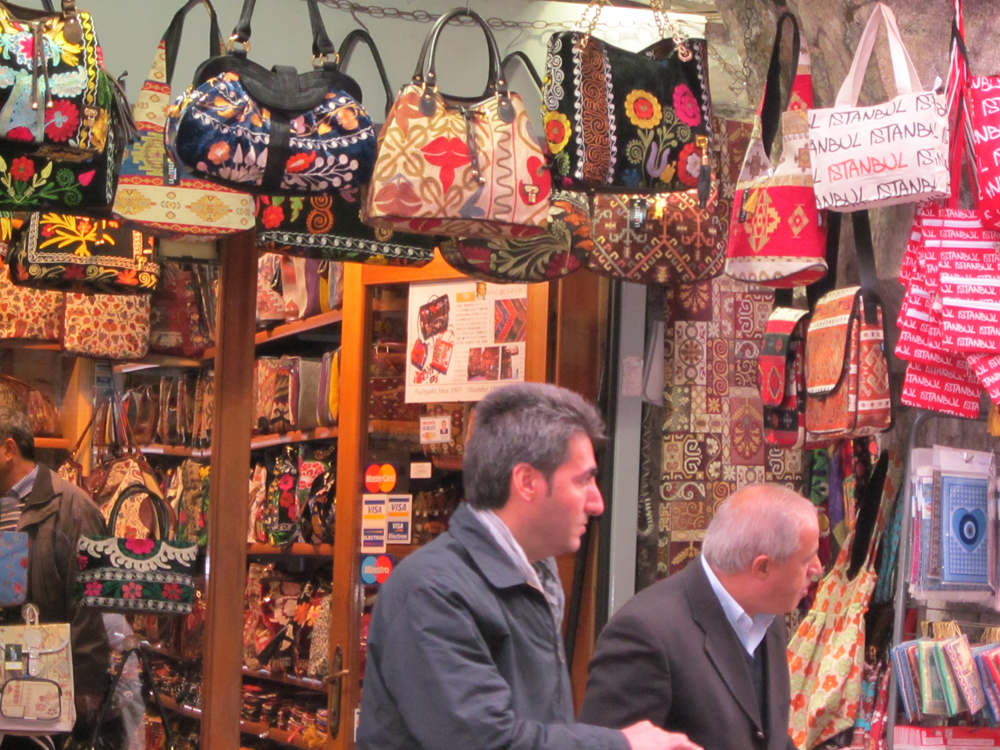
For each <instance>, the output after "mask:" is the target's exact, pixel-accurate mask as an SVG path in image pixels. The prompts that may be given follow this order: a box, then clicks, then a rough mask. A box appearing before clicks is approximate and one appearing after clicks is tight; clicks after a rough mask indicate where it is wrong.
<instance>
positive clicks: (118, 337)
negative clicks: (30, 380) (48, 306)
mask: <svg viewBox="0 0 1000 750" xmlns="http://www.w3.org/2000/svg"><path fill="white" fill-rule="evenodd" d="M149 310H150V303H149V296H148V295H131V296H122V295H115V294H90V295H88V294H73V293H70V292H67V293H66V299H65V302H64V305H63V331H62V339H61V344H62V348H63V351H65V352H67V353H69V354H76V355H77V356H80V357H92V358H94V359H110V360H119V361H123V360H133V359H142V358H143V357H145V356H146V354H147V353H148V352H149Z"/></svg>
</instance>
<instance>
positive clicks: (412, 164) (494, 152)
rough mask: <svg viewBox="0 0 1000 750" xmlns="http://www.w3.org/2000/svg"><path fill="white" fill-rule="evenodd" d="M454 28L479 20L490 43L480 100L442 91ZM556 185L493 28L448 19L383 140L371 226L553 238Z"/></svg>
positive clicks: (370, 196)
mask: <svg viewBox="0 0 1000 750" xmlns="http://www.w3.org/2000/svg"><path fill="white" fill-rule="evenodd" d="M455 18H471V19H472V20H474V21H475V22H476V23H477V24H479V26H480V28H482V29H483V32H484V33H485V34H486V40H487V44H488V46H489V51H490V74H489V82H488V84H487V86H486V91H485V92H484V93H483V95H482V96H481V97H473V98H462V97H455V96H446V95H444V94H442V93H441V92H439V91H438V89H437V74H436V72H435V58H436V54H437V45H438V39H439V37H440V35H441V32H442V30H443V29H444V27H445V26H446V25H447V24H448V23H449V22H450V21H452V20H453V19H455ZM551 185H552V179H551V176H550V174H549V171H548V169H547V168H546V164H545V154H544V152H543V151H542V147H541V145H540V143H539V142H538V141H537V140H536V138H535V134H534V133H533V131H532V128H531V121H530V118H529V116H528V112H527V110H526V109H525V107H524V102H523V101H522V100H521V97H520V96H518V95H517V94H516V93H514V92H512V91H510V90H509V89H508V87H507V82H506V79H505V77H504V76H503V74H502V72H501V70H500V52H499V49H498V48H497V42H496V38H495V37H494V36H493V31H492V30H491V29H490V27H489V24H488V23H487V22H486V20H485V19H484V18H483V17H482V16H480V15H479V14H478V13H476V12H475V11H468V10H465V9H463V8H455V9H454V10H451V11H448V12H447V13H444V14H442V16H441V17H440V18H439V19H438V21H437V23H435V24H434V27H433V28H432V29H431V32H430V34H429V35H428V37H427V40H426V41H425V42H424V50H423V52H422V53H421V55H420V59H419V60H418V61H417V68H416V71H415V72H414V75H413V80H412V81H411V82H410V83H408V84H406V85H405V86H403V88H402V90H401V91H400V94H399V96H398V98H397V99H396V102H395V104H393V107H392V111H391V112H390V113H389V117H388V119H387V120H386V123H385V125H384V126H383V128H382V132H381V133H380V134H379V152H378V160H377V161H376V164H375V174H374V176H373V177H372V182H371V185H370V186H369V188H368V191H367V197H366V201H365V204H364V212H363V214H362V218H363V219H364V221H365V223H367V224H370V225H371V226H373V227H375V228H376V229H380V230H386V229H401V230H404V231H407V232H416V233H418V234H437V235H444V236H452V237H470V236H476V237H528V236H531V235H536V234H541V233H542V230H544V229H545V225H546V223H547V222H548V216H549V193H550V192H551Z"/></svg>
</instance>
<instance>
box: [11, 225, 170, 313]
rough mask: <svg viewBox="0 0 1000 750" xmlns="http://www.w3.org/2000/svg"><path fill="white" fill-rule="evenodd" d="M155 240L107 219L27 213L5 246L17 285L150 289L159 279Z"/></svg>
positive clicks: (84, 289) (88, 289)
mask: <svg viewBox="0 0 1000 750" xmlns="http://www.w3.org/2000/svg"><path fill="white" fill-rule="evenodd" d="M155 246H156V242H155V240H154V239H153V238H152V237H145V236H143V234H142V233H141V232H138V231H136V230H134V229H128V228H126V227H123V226H122V225H121V222H119V221H115V220H111V219H92V218H89V217H85V216H67V215H64V214H55V213H45V214H39V213H34V214H31V217H30V218H29V219H28V222H27V227H26V228H25V230H24V231H23V232H22V233H21V238H20V240H18V241H17V242H15V243H14V244H13V245H12V247H11V248H10V252H9V255H8V257H7V262H8V263H9V264H10V274H11V280H12V281H13V282H14V283H15V284H18V285H20V286H30V287H35V288H38V289H47V290H55V291H69V292H85V293H90V294H94V293H97V294H152V293H153V289H154V288H155V287H156V283H157V282H158V281H159V279H160V264H159V263H157V262H155V261H154V260H153V251H154V248H155Z"/></svg>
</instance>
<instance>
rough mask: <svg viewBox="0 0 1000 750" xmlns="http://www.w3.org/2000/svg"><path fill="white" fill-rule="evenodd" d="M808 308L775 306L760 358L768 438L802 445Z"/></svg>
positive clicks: (783, 444) (788, 445) (787, 445)
mask: <svg viewBox="0 0 1000 750" xmlns="http://www.w3.org/2000/svg"><path fill="white" fill-rule="evenodd" d="M808 315H809V311H808V310H799V309H796V308H790V307H775V308H774V310H773V311H772V312H771V316H770V317H769V318H768V319H767V328H766V329H765V331H764V344H763V346H762V348H761V352H760V357H759V358H758V360H757V366H758V383H759V385H760V397H761V401H762V403H763V407H764V439H765V440H767V442H769V443H771V444H772V445H778V446H781V447H783V448H791V449H795V448H801V447H802V446H803V445H804V444H805V439H806V398H805V396H806V392H805V343H806V342H805V329H806V324H807V322H808V317H807V316H808Z"/></svg>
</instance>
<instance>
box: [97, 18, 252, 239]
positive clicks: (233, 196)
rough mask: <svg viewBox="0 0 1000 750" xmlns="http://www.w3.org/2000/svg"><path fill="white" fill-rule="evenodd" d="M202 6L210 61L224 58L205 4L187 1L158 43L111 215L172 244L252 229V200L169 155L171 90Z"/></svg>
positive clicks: (141, 92) (143, 86) (215, 22)
mask: <svg viewBox="0 0 1000 750" xmlns="http://www.w3.org/2000/svg"><path fill="white" fill-rule="evenodd" d="M198 5H204V6H205V9H206V10H207V11H208V15H209V26H210V34H209V56H210V57H216V56H218V55H221V54H222V35H221V33H220V32H219V24H218V21H217V20H216V16H215V9H214V8H213V7H212V4H211V2H209V0H188V2H187V3H185V5H184V6H183V7H182V8H181V9H180V10H178V11H177V13H176V14H175V15H174V18H173V20H172V21H171V22H170V26H168V27H167V31H166V33H165V34H164V35H163V38H162V39H160V44H159V46H158V47H157V48H156V54H155V55H154V57H153V64H152V67H151V68H150V70H149V77H148V78H147V79H146V82H145V83H144V84H143V85H142V90H141V91H140V92H139V98H138V99H137V100H136V103H135V120H136V127H137V128H138V130H139V138H138V141H137V142H136V143H134V144H133V145H132V146H130V147H129V149H128V151H127V152H126V154H125V159H124V161H123V162H122V167H121V177H120V179H119V182H118V192H117V193H116V194H115V204H114V212H115V215H116V216H119V217H121V218H122V219H124V220H125V221H128V222H135V224H136V225H138V226H140V227H141V228H142V230H143V231H144V232H147V233H149V234H153V235H156V236H157V237H162V238H163V239H170V240H199V241H211V240H216V239H218V238H219V237H223V236H225V235H228V234H232V233H233V232H242V231H245V230H247V229H250V227H251V226H252V222H253V199H252V198H251V197H250V196H249V195H248V194H246V193H243V192H238V191H236V190H233V189H232V188H227V187H223V186H221V185H216V184H214V183H211V182H208V181H207V180H204V179H200V178H198V177H195V176H194V175H192V174H191V173H189V172H188V171H187V170H185V169H182V168H179V167H178V166H177V164H176V163H175V162H174V161H173V160H172V159H171V158H170V157H169V156H168V155H167V151H166V148H165V147H164V144H163V134H164V131H165V130H166V128H167V108H168V107H169V106H170V84H171V82H172V81H173V77H174V69H175V63H176V61H177V53H178V50H179V47H180V41H181V32H182V31H183V29H184V19H185V18H186V17H187V14H188V12H189V11H190V10H191V9H192V8H194V7H196V6H198Z"/></svg>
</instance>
